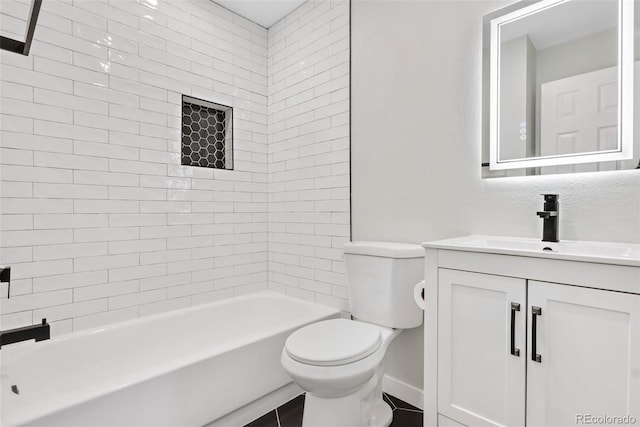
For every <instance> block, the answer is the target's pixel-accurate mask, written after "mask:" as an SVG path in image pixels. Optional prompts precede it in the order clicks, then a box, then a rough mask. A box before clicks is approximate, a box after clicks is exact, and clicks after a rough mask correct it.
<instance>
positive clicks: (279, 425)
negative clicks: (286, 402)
mask: <svg viewBox="0 0 640 427" xmlns="http://www.w3.org/2000/svg"><path fill="white" fill-rule="evenodd" d="M274 411H275V413H276V421H277V422H278V427H282V425H281V424H280V415H278V408H276V409H274Z"/></svg>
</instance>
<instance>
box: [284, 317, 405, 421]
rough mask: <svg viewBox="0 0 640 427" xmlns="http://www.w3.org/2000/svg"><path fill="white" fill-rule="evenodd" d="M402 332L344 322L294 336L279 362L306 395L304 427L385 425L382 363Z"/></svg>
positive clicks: (386, 412) (388, 416)
mask: <svg viewBox="0 0 640 427" xmlns="http://www.w3.org/2000/svg"><path fill="white" fill-rule="evenodd" d="M400 332H401V330H393V329H390V328H385V327H381V326H378V325H372V324H369V323H365V322H359V321H356V320H347V319H332V320H326V321H322V322H318V323H314V324H312V325H309V326H307V327H305V328H302V329H299V330H298V331H296V332H294V333H293V334H292V335H291V336H290V337H289V339H288V340H287V342H286V344H285V347H284V349H283V351H282V357H281V362H282V366H283V367H284V369H285V370H286V371H287V372H288V373H289V375H290V376H291V378H293V380H294V382H295V383H296V384H298V386H300V388H302V389H303V390H305V391H306V392H307V397H306V400H305V410H304V417H303V423H302V425H303V427H321V426H322V427H328V426H336V427H337V426H345V427H346V426H349V427H352V426H371V427H378V426H379V427H385V426H388V425H389V424H390V423H391V420H392V412H391V409H390V408H389V407H388V405H387V404H386V403H385V402H384V401H383V400H382V376H383V373H384V367H383V363H384V357H385V354H386V352H387V348H388V347H389V344H390V343H391V341H392V340H393V339H394V338H395V337H396V336H398V335H399V334H400Z"/></svg>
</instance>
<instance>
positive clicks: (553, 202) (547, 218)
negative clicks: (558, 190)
mask: <svg viewBox="0 0 640 427" xmlns="http://www.w3.org/2000/svg"><path fill="white" fill-rule="evenodd" d="M543 196H544V211H541V212H536V214H537V215H538V216H539V217H540V218H542V219H543V221H542V222H543V224H542V227H543V228H542V241H543V242H557V241H558V214H559V211H558V209H559V205H558V199H559V198H560V196H559V195H558V194H543Z"/></svg>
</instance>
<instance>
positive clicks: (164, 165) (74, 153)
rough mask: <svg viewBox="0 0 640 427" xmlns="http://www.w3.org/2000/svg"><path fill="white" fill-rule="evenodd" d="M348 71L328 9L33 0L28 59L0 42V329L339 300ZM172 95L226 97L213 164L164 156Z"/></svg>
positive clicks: (162, 0)
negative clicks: (225, 301) (279, 301)
mask: <svg viewBox="0 0 640 427" xmlns="http://www.w3.org/2000/svg"><path fill="white" fill-rule="evenodd" d="M21 7H22V8H23V7H24V2H20V1H13V0H10V1H6V2H5V1H3V8H2V10H1V11H0V12H2V14H3V17H5V16H8V15H7V14H9V15H10V14H11V13H12V12H11V10H12V8H18V9H19V8H21ZM7 11H8V12H7ZM348 72H349V3H348V1H342V0H341V1H330V0H326V1H324V0H321V1H309V2H307V3H305V4H304V5H303V6H301V7H300V8H298V9H297V10H295V11H294V12H293V13H292V14H291V15H289V16H287V17H286V18H284V19H283V20H282V21H280V22H279V23H277V24H276V25H274V26H273V27H271V28H270V29H269V30H266V29H264V28H262V27H260V26H259V25H257V24H254V23H252V22H250V21H248V20H246V19H244V18H242V17H240V16H238V15H236V14H234V13H232V12H230V11H229V10H227V9H225V8H222V7H220V6H219V5H217V4H216V3H213V2H212V1H210V0H179V1H176V0H139V1H137V0H48V1H45V2H43V5H42V12H41V14H40V18H39V20H38V27H37V29H36V32H35V40H34V42H33V45H32V50H31V55H30V56H28V57H24V56H20V55H16V54H12V53H8V52H5V51H2V52H0V83H1V86H0V97H1V102H0V118H1V121H0V147H1V148H0V184H1V185H0V264H10V265H12V267H13V271H12V278H13V280H12V284H11V298H10V299H7V298H6V295H7V288H6V284H2V286H1V287H0V292H1V294H0V328H2V329H6V328H11V327H17V326H23V325H26V324H31V323H33V322H39V321H40V319H41V318H42V317H46V318H47V319H48V320H49V321H50V322H51V324H52V333H53V334H54V335H57V334H61V333H66V332H71V331H74V330H80V329H83V328H89V327H94V326H99V325H103V324H108V323H112V322H117V321H122V320H127V319H132V318H136V317H139V316H145V315H149V314H154V313H158V312H162V311H167V310H174V309H178V308H181V307H186V306H189V305H193V304H201V303H206V302H210V301H213V300H216V299H220V298H227V297H231V296H234V295H239V294H243V293H246V292H252V291H257V290H262V289H267V288H271V289H273V290H276V291H280V292H286V293H288V294H290V295H293V296H296V297H301V298H306V299H310V300H315V301H316V302H318V303H323V304H329V305H332V306H336V307H339V308H341V309H345V310H346V309H347V292H346V287H345V284H346V283H345V278H344V265H343V262H342V258H341V254H342V250H341V248H342V245H343V243H344V242H345V241H347V240H348V238H349V163H348V162H349V75H348ZM182 94H186V95H191V96H194V97H197V98H203V99H207V100H210V101H212V102H217V103H220V104H225V105H230V106H232V107H234V170H233V171H226V170H213V169H207V168H195V167H187V166H181V165H180V120H181V119H180V115H181V95H182Z"/></svg>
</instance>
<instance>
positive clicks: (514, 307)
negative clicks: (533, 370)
mask: <svg viewBox="0 0 640 427" xmlns="http://www.w3.org/2000/svg"><path fill="white" fill-rule="evenodd" d="M516 311H520V304H518V303H517V302H512V303H511V354H512V355H513V356H516V357H520V349H519V348H516Z"/></svg>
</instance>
